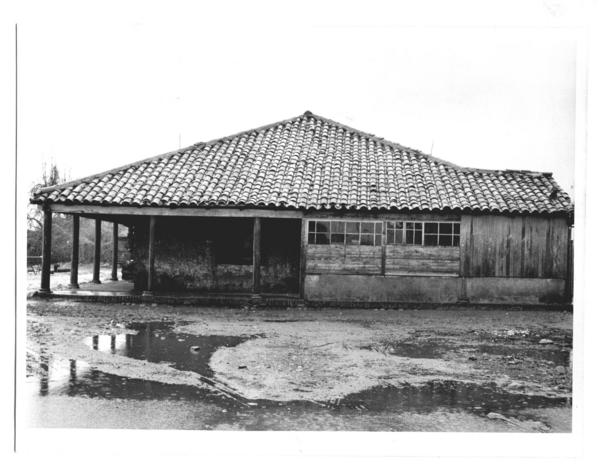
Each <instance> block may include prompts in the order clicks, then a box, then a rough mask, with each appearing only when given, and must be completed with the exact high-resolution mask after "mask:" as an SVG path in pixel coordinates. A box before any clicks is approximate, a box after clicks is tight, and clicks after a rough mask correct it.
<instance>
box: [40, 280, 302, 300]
mask: <svg viewBox="0 0 600 464" xmlns="http://www.w3.org/2000/svg"><path fill="white" fill-rule="evenodd" d="M32 297H34V298H36V297H37V298H65V299H74V300H79V301H82V300H85V301H102V302H116V303H118V302H131V303H137V302H151V303H154V302H156V303H166V304H202V305H213V304H214V305H233V306H243V305H245V304H249V303H250V304H268V305H269V306H273V305H274V306H290V305H297V304H299V303H301V302H302V299H301V298H300V297H299V295H297V294H296V295H294V294H272V293H264V294H260V298H257V295H255V294H252V293H224V292H160V291H157V292H154V293H153V294H152V295H144V294H142V292H140V291H136V290H134V289H133V283H132V282H129V281H125V280H119V281H111V280H106V281H103V282H101V283H99V284H94V283H91V282H85V283H80V284H79V288H78V289H70V288H66V287H65V286H62V285H61V286H58V287H55V288H53V289H52V293H48V294H46V293H40V292H39V291H36V292H34V293H33V294H32Z"/></svg>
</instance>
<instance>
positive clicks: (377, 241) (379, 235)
mask: <svg viewBox="0 0 600 464" xmlns="http://www.w3.org/2000/svg"><path fill="white" fill-rule="evenodd" d="M307 222H308V225H307V229H308V241H307V242H308V244H309V245H344V246H383V243H384V239H383V235H384V233H385V221H377V220H347V219H309V220H307ZM318 223H327V224H328V226H327V232H319V230H318V229H319V226H318ZM334 223H336V224H339V223H343V224H344V231H343V236H344V241H343V242H332V241H331V236H332V235H342V232H341V231H340V230H336V231H335V232H333V227H332V224H334ZM349 223H355V224H358V232H356V233H354V232H350V233H349V232H348V224H349ZM368 224H371V225H372V226H373V232H363V226H366V225H368ZM378 228H379V231H378V230H377V229H378ZM319 235H326V236H327V243H318V237H319ZM348 235H352V236H357V237H358V243H348ZM363 237H370V239H369V240H370V241H371V243H363Z"/></svg>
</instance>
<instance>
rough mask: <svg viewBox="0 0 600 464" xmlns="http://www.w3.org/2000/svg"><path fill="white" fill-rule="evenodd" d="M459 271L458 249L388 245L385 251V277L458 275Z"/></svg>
mask: <svg viewBox="0 0 600 464" xmlns="http://www.w3.org/2000/svg"><path fill="white" fill-rule="evenodd" d="M459 270H460V249H459V248H458V247H419V246H407V245H388V246H387V249H386V264H385V273H386V275H402V274H450V275H458V273H459Z"/></svg>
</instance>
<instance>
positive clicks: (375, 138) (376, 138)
mask: <svg viewBox="0 0 600 464" xmlns="http://www.w3.org/2000/svg"><path fill="white" fill-rule="evenodd" d="M304 115H310V116H312V117H314V118H315V119H320V120H322V121H325V122H327V123H328V124H333V125H334V126H337V127H341V128H342V129H345V130H348V131H351V132H354V133H355V134H358V135H361V136H363V137H367V138H369V139H371V140H373V141H375V142H378V143H381V144H384V145H388V146H391V147H394V148H398V149H400V150H403V151H409V152H412V153H413V154H417V155H420V156H423V157H425V158H429V159H431V160H432V161H434V162H437V163H441V164H445V165H448V166H450V167H452V168H454V169H464V168H463V167H462V166H459V165H458V164H454V163H452V162H451V161H447V160H444V159H441V158H438V157H436V156H433V155H431V154H429V153H424V152H422V151H421V150H417V149H416V148H411V147H407V146H406V145H401V144H400V143H397V142H392V141H391V140H388V139H386V138H384V137H379V136H377V135H375V134H370V133H368V132H365V131H362V130H360V129H356V128H354V127H351V126H348V125H346V124H342V123H340V122H337V121H334V120H333V119H329V118H325V117H323V116H319V115H318V114H314V113H311V112H310V111H307V112H306V113H304Z"/></svg>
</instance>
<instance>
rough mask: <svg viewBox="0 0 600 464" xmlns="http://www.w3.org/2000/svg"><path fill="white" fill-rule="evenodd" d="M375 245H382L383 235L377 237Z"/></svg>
mask: <svg viewBox="0 0 600 464" xmlns="http://www.w3.org/2000/svg"><path fill="white" fill-rule="evenodd" d="M375 245H377V246H379V245H381V235H376V236H375Z"/></svg>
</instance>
